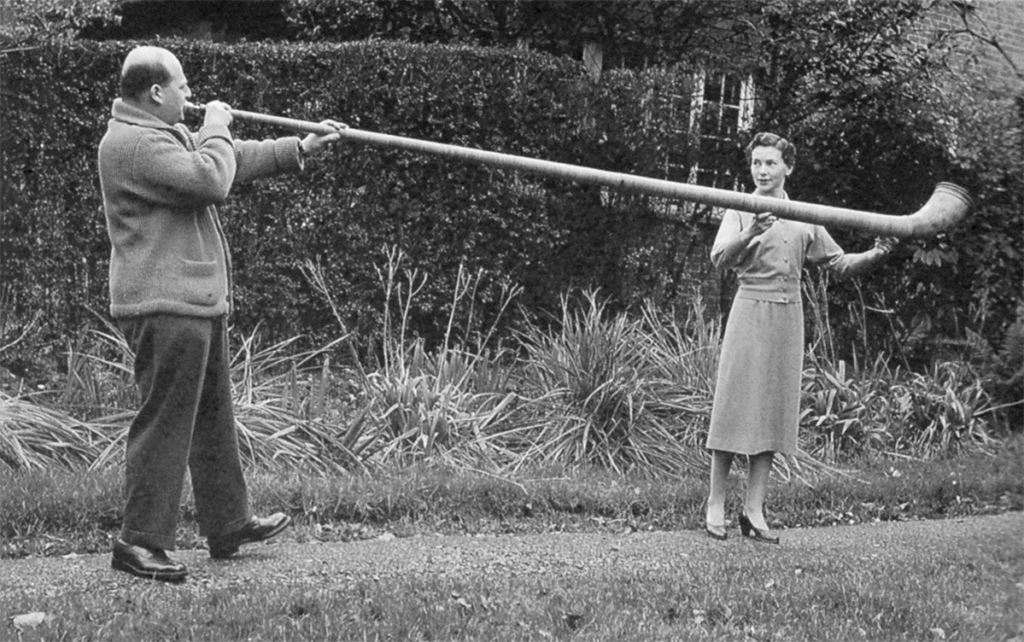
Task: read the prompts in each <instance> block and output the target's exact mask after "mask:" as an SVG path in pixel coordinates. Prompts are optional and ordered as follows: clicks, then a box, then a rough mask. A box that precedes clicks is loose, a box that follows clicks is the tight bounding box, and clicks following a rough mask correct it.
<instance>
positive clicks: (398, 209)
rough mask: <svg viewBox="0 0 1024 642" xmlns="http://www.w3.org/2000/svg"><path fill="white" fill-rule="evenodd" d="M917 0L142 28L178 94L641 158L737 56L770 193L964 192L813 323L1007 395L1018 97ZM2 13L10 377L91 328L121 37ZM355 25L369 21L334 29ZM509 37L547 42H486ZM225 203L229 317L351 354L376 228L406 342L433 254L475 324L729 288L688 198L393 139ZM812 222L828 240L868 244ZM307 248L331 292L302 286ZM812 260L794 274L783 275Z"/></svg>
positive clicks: (589, 157)
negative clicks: (465, 291) (787, 158)
mask: <svg viewBox="0 0 1024 642" xmlns="http://www.w3.org/2000/svg"><path fill="white" fill-rule="evenodd" d="M15 4H17V3H15ZM22 4H25V3H22ZM928 4H929V3H918V2H896V3H892V2H881V1H875V0H871V1H865V2H857V3H849V2H845V1H842V2H840V1H831V0H829V1H826V2H806V1H802V0H773V1H771V2H767V3H765V2H757V3H749V2H743V1H741V0H736V1H733V2H727V3H708V2H690V3H669V2H650V3H641V4H634V3H603V2H596V3H582V4H581V3H576V4H575V5H574V8H575V9H579V8H580V7H581V6H583V5H585V8H586V9H587V10H586V11H566V10H565V7H563V6H562V5H561V4H560V3H558V2H546V1H537V2H512V3H504V2H479V3H460V2H452V3H447V2H407V3H406V2H392V1H390V0H297V1H295V2H292V3H289V6H288V15H287V17H288V20H289V25H290V27H289V29H288V30H285V31H282V33H281V37H282V38H291V39H295V40H306V41H319V42H317V43H316V44H312V43H311V42H302V43H283V42H276V43H275V42H269V41H268V42H263V43H259V44H252V43H234V44H209V43H207V44H199V43H195V42H187V41H176V42H171V43H168V44H169V46H171V47H172V48H173V49H174V50H175V52H176V53H177V54H178V55H179V57H180V58H181V59H182V61H183V63H184V65H185V68H186V70H187V71H188V73H189V76H190V79H191V81H192V85H193V87H194V89H195V90H196V94H197V95H196V98H197V99H198V100H204V99H209V98H215V97H216V98H220V99H224V100H227V101H229V102H231V103H232V104H235V105H237V106H239V107H243V108H246V109H251V110H256V111H265V112H269V113H276V114H282V115H288V116H294V117H299V118H305V119H310V120H318V119H320V118H323V117H327V116H330V117H335V118H340V119H342V120H345V121H347V122H349V124H351V125H352V126H355V127H359V128H362V129H368V130H373V131H381V132H386V133H391V134H398V135H405V136H412V137H417V138H424V139H429V140H438V141H442V142H451V143H456V144H461V145H467V146H473V147H481V148H484V149H491V150H494V151H501V152H509V153H515V154H522V155H526V156H533V157H539V158H547V159H551V160H559V161H564V162H570V163H575V164H580V165H585V166H592V167H599V168H604V169H611V170H615V171H626V172H635V173H639V174H644V175H653V176H657V175H660V174H661V172H662V171H663V165H664V162H665V158H666V157H667V155H668V154H669V153H672V154H676V155H681V156H684V157H685V156H686V154H687V153H688V149H689V148H688V145H690V140H689V139H688V137H687V136H685V135H681V134H679V133H678V131H679V122H680V121H681V120H683V121H685V119H687V118H688V114H686V113H682V114H680V113H679V112H678V110H677V109H674V106H673V105H674V104H673V103H672V101H671V96H672V95H673V94H676V95H678V94H685V93H686V92H688V91H689V85H688V83H689V82H690V71H689V70H690V69H691V68H692V66H694V65H700V64H705V65H710V66H713V67H715V68H722V69H726V70H732V71H735V72H738V73H749V74H752V76H753V77H754V80H755V82H756V85H757V101H758V106H757V109H756V110H755V112H754V113H755V129H772V130H776V131H780V132H782V133H784V134H786V135H788V136H789V137H790V138H791V139H792V140H794V141H796V142H797V145H798V147H799V149H800V154H799V156H798V164H797V170H796V172H795V173H794V176H793V178H792V180H791V182H790V189H791V193H792V195H793V196H794V197H795V198H798V199H799V200H806V201H812V202H822V203H829V204H842V205H845V206H849V207H856V208H863V209H867V210H872V211H879V212H884V213H904V212H906V213H909V212H912V211H914V210H915V209H916V208H917V207H919V206H920V204H921V203H923V202H924V200H925V199H926V198H927V196H928V194H929V193H930V191H931V189H932V187H933V186H934V184H935V182H937V181H938V180H952V181H954V182H957V183H960V184H962V185H964V186H965V187H967V188H968V189H969V190H970V191H971V192H972V194H973V196H974V198H975V201H976V208H975V209H974V211H973V212H972V215H971V217H970V219H968V221H967V222H966V223H965V224H963V225H961V226H960V227H958V228H957V229H955V230H952V231H950V232H949V233H948V234H944V235H941V236H939V237H938V238H935V239H929V240H923V241H911V242H907V243H904V244H903V245H902V246H901V247H900V248H899V249H898V251H897V253H896V254H895V255H894V256H893V257H892V258H891V259H890V261H889V267H888V269H885V270H881V271H878V272H876V273H874V274H872V275H870V276H867V277H865V278H863V279H859V280H857V281H853V282H848V283H840V284H835V283H833V284H830V290H829V291H830V294H829V296H828V298H827V299H825V300H823V301H822V302H821V304H822V307H821V310H823V311H824V313H825V314H824V316H822V317H820V318H824V319H827V323H828V327H830V328H831V329H832V334H831V336H830V337H829V339H830V341H831V342H832V346H833V348H834V350H835V352H836V355H837V356H841V357H844V358H857V359H860V360H861V361H862V362H863V361H867V360H869V359H870V357H871V356H872V355H875V354H878V353H879V352H882V353H885V354H892V355H895V356H896V357H897V358H898V359H899V360H900V361H901V362H902V363H904V364H905V365H907V366H909V367H912V368H916V369H924V368H927V367H928V364H929V362H930V361H931V360H932V359H933V358H935V357H936V356H943V357H955V358H961V357H962V358H965V359H967V360H969V361H974V362H976V364H978V365H982V366H984V368H985V370H986V372H990V373H991V377H992V380H993V382H994V383H993V385H996V386H997V387H998V386H1001V387H1002V389H1003V390H1004V392H1005V394H1006V395H1007V396H1006V399H1007V400H1009V401H1016V400H1019V399H1020V394H1019V390H1020V385H1021V383H1020V380H1021V365H1020V364H1021V360H1022V358H1021V348H1020V346H1021V339H1020V337H1021V336H1022V330H1021V327H1022V325H1021V324H1022V323H1024V321H1022V313H1021V312H1020V311H1019V307H1020V302H1021V292H1020V284H1021V282H1022V281H1024V273H1022V272H1024V261H1022V257H1021V250H1020V246H1019V242H1018V241H1019V231H1020V229H1021V228H1022V225H1024V204H1022V195H1024V184H1022V182H1024V171H1022V167H1024V160H1022V146H1021V113H1020V111H1019V106H1017V107H1015V106H1014V105H1013V104H1012V103H1010V102H1007V101H1005V100H1003V99H996V98H994V97H993V96H991V95H990V94H989V93H988V90H987V88H986V87H985V86H984V85H983V84H981V85H979V84H978V83H979V81H978V80H976V76H975V75H973V74H972V73H970V68H969V67H963V68H961V67H958V66H957V65H958V64H960V63H958V62H957V61H958V60H962V59H963V57H956V56H954V55H953V54H955V53H963V51H964V48H963V43H961V42H959V41H955V40H941V39H940V40H931V41H921V40H914V39H913V38H912V37H911V34H912V31H913V25H914V21H915V20H917V19H919V18H920V16H921V12H922V11H923V10H924V9H925V8H926V7H927V6H928ZM755 5H756V6H755ZM25 6H26V7H29V6H31V7H32V8H33V9H32V11H36V12H37V16H40V17H45V18H46V20H38V21H27V22H26V23H25V25H28V26H25V25H22V26H21V27H16V28H15V29H14V30H11V31H7V32H5V34H4V36H5V46H4V51H3V54H2V55H0V65H2V67H0V73H2V74H3V77H4V88H3V93H2V100H3V102H2V105H0V116H2V120H3V123H4V127H3V137H2V139H0V143H2V148H3V154H4V156H3V168H2V169H3V177H4V181H3V187H2V192H0V198H2V203H3V220H2V226H0V227H2V235H3V255H2V257H0V269H2V272H3V282H2V288H0V290H2V291H0V298H2V302H3V304H4V305H2V306H0V332H2V337H0V345H6V344H8V343H10V342H11V341H13V340H15V339H16V338H17V337H19V336H20V335H21V334H22V333H23V332H24V331H25V330H26V329H27V328H31V329H32V330H33V333H32V337H33V339H34V341H33V342H31V345H30V344H29V343H25V342H22V343H21V345H20V347H21V348H24V349H25V350H22V351H20V354H15V351H6V352H5V353H4V354H3V358H4V361H5V364H4V365H7V366H8V367H14V368H17V367H18V366H19V364H18V363H16V361H18V360H21V359H23V357H24V358H30V357H32V356H34V357H35V358H38V356H39V354H40V353H41V352H45V351H46V350H47V349H49V350H54V351H55V350H59V349H60V347H61V343H62V342H63V340H64V337H66V336H67V335H68V334H69V333H70V332H72V331H73V330H74V329H75V328H77V327H79V326H81V325H83V324H89V323H92V320H93V317H92V315H91V314H90V313H89V312H88V311H87V310H88V309H90V308H91V309H93V310H97V311H102V310H104V309H105V307H106V294H105V287H106V284H105V281H106V260H107V254H108V247H107V241H106V238H105V231H104V229H103V220H102V213H101V203H100V200H99V195H98V189H97V187H98V184H97V179H96V175H95V158H94V157H95V147H96V144H97V143H98V140H99V138H100V137H101V136H102V133H103V130H104V126H105V119H106V114H107V113H108V110H109V104H110V101H111V98H112V97H113V96H114V95H115V87H116V79H117V73H118V68H119V63H120V60H121V59H122V58H123V55H124V53H126V51H127V50H128V49H129V48H130V47H131V46H133V45H134V44H136V43H133V42H121V41H111V42H87V41H82V40H80V39H78V40H76V39H74V38H76V37H79V36H82V35H87V36H88V35H91V36H92V37H109V36H111V35H116V34H117V32H118V31H117V30H118V29H119V25H118V21H117V20H116V11H115V10H114V8H115V4H114V3H111V2H94V3H88V2H77V1H75V2H68V1H62V0H47V2H43V3H28V4H26V5H25ZM683 26H685V28H683ZM669 32H672V34H674V35H673V37H671V38H669V37H667V36H666V34H667V33H669ZM356 38H374V39H387V40H372V41H366V40H363V41H359V42H349V43H345V44H338V43H337V42H333V41H336V40H349V39H356ZM522 39H528V40H529V41H530V42H531V43H533V46H534V47H535V48H536V49H539V50H542V51H545V52H548V53H538V52H536V51H534V52H531V51H524V50H519V49H514V48H511V47H513V46H514V45H515V43H516V42H518V41H520V40H522ZM583 42H595V43H597V44H599V45H601V47H602V48H603V50H604V51H605V52H606V54H605V55H606V58H605V62H606V64H605V66H606V68H607V69H606V71H605V72H604V73H603V74H602V76H601V78H600V80H599V81H594V80H593V79H592V78H591V77H590V76H588V75H587V74H586V73H585V71H584V69H583V67H582V65H580V64H579V63H578V62H576V61H575V60H573V59H572V58H573V57H575V55H577V53H578V51H579V47H580V46H581V43H583ZM414 43H453V44H447V45H438V44H414ZM464 45H465V46H464ZM477 45H493V47H489V48H482V47H478V46H477ZM755 51H756V52H757V55H751V52H755ZM967 60H969V56H968V58H967ZM669 62H672V63H675V64H669V65H666V63H669ZM654 65H658V66H654ZM981 82H984V81H981ZM236 129H237V132H238V134H239V135H240V136H272V135H275V136H276V135H279V134H280V132H272V131H266V130H260V129H256V128H253V127H252V126H250V125H247V124H243V123H239V124H238V125H237V126H236ZM748 136H749V133H748V132H742V131H738V132H736V133H735V135H734V137H733V139H732V140H730V141H728V144H726V145H724V146H723V147H722V151H723V153H724V154H725V155H726V156H727V157H728V156H731V158H732V161H731V162H732V163H733V165H734V167H735V170H734V173H735V175H738V176H744V175H745V173H746V171H745V169H744V167H743V165H744V161H743V155H742V148H743V146H744V144H745V143H746V139H747V137H748ZM224 214H225V219H226V221H227V224H228V226H229V230H228V233H229V237H230V239H231V241H232V247H233V252H234V259H235V265H236V266H237V273H236V279H237V282H238V300H237V301H236V303H237V306H236V310H237V315H236V317H235V323H236V324H237V325H238V326H239V327H240V328H241V329H242V330H243V331H244V332H248V331H250V330H251V329H252V328H254V327H255V326H257V325H258V324H262V327H263V329H264V331H266V332H268V333H270V334H271V335H272V336H277V337H280V336H284V335H291V334H295V333H306V334H310V335H313V336H317V337H321V338H322V337H324V336H327V335H330V334H332V333H335V332H337V331H338V329H339V328H338V321H339V320H340V321H341V322H342V325H344V326H345V328H347V329H350V330H353V331H354V332H356V334H357V336H358V337H359V338H360V339H359V341H360V345H361V350H363V351H364V352H372V351H373V350H372V349H371V346H372V345H377V341H376V339H375V337H376V336H377V335H379V333H380V332H381V324H380V321H381V315H382V310H383V296H384V295H383V293H382V288H381V287H380V283H379V278H378V277H379V275H378V271H377V268H378V267H379V266H380V265H382V264H383V263H384V255H383V252H382V249H383V248H384V246H392V245H393V246H398V247H400V248H401V249H402V250H403V251H404V252H405V254H406V256H407V257H408V258H407V265H408V266H409V267H410V268H411V269H417V270H419V271H420V272H421V273H422V274H423V275H426V276H427V277H428V281H427V284H426V286H425V290H424V291H423V292H422V293H421V294H420V295H419V296H418V297H416V299H415V302H414V303H413V306H412V309H411V310H410V314H409V322H410V328H411V330H412V331H413V332H414V333H416V334H419V335H421V336H423V337H425V338H426V339H427V340H428V342H436V341H437V340H439V339H440V337H441V336H442V335H443V333H444V330H445V328H444V324H445V322H446V320H447V318H448V317H447V311H448V310H449V308H450V305H451V304H450V301H451V298H452V297H451V293H452V291H453V288H454V284H455V281H456V278H457V277H456V274H457V272H458V269H457V268H458V266H459V265H463V266H465V267H466V269H468V270H469V271H470V272H471V273H475V272H477V271H480V272H481V273H482V274H483V276H484V278H482V279H481V281H480V287H479V289H478V290H477V292H476V294H475V296H476V297H477V305H478V308H477V309H476V312H477V314H476V315H475V316H474V317H473V318H474V319H476V321H475V322H473V323H477V324H478V325H479V326H486V325H487V324H489V323H490V322H491V321H493V320H494V319H495V318H497V314H496V308H497V302H498V301H499V299H500V293H501V292H502V289H503V287H505V286H507V285H509V284H516V285H521V286H522V287H523V291H522V295H521V296H520V298H519V303H520V304H521V306H522V311H523V313H524V314H522V315H519V316H517V315H506V316H505V317H503V323H506V324H509V325H511V326H513V327H515V326H516V325H517V324H520V323H522V322H523V321H525V320H531V321H538V320H540V321H543V322H547V320H548V319H549V314H551V313H552V312H553V311H556V310H557V308H558V303H559V297H560V296H561V295H562V293H564V292H566V291H570V290H572V289H574V288H580V287H584V288H585V287H595V288H599V289H600V290H601V291H602V293H603V294H604V295H606V296H607V297H608V298H609V301H610V304H609V305H610V307H611V309H612V310H616V309H627V308H630V307H633V306H635V305H636V304H638V303H639V302H640V301H641V300H643V299H646V298H653V299H654V300H656V301H657V302H659V303H660V304H669V303H673V302H677V301H686V300H689V298H690V297H691V296H692V293H693V292H694V291H695V290H704V291H705V293H708V294H709V296H707V297H706V298H707V300H708V301H709V302H710V303H711V305H710V306H709V313H710V314H716V308H717V306H716V305H715V303H716V302H717V300H718V298H719V297H718V295H721V298H722V300H724V301H727V300H728V287H727V286H728V283H726V288H725V290H724V291H720V289H719V283H718V275H716V274H715V273H714V272H713V271H712V270H710V268H709V267H708V265H707V260H706V256H707V246H708V243H709V241H710V238H711V236H712V235H713V234H714V224H713V222H712V223H709V222H707V220H706V215H707V212H706V211H702V210H699V209H698V211H697V213H696V215H695V216H693V217H692V218H689V219H688V218H686V217H684V218H675V219H672V218H667V217H665V216H664V215H663V214H660V213H659V210H658V208H657V207H655V206H654V205H653V204H652V203H650V202H649V199H645V198H640V197H632V196H626V195H619V194H602V193H601V191H600V190H598V189H594V188H584V187H579V186H574V185H569V184H563V183H557V182H554V181H550V180H545V179H540V178H537V177H531V176H527V175H513V174H511V173H508V172H502V171H495V170H488V169H485V168H481V167H473V166H469V165H468V164H465V163H452V162H448V161H440V160H436V159H432V158H426V157H416V156H413V155H410V154H406V153H402V152H397V151H393V150H371V149H364V148H358V147H355V146H349V145H341V146H338V148H337V149H336V150H335V151H334V152H332V153H331V154H330V155H328V156H326V157H323V158H321V159H318V160H316V161H315V162H314V163H312V166H311V167H310V169H309V171H308V172H306V173H305V174H304V175H302V176H293V177H284V178H281V179H277V180H273V181H264V182H262V183H260V184H257V185H251V186H238V187H237V188H236V189H235V192H234V196H233V198H232V199H231V200H230V201H229V203H228V205H227V206H226V207H225V208H224ZM837 236H838V237H839V238H840V240H841V242H842V244H843V245H844V246H845V247H847V248H848V249H849V250H851V251H855V250H859V249H862V248H865V247H867V246H868V245H869V244H870V239H866V238H863V236H861V235H859V234H851V233H841V232H840V233H837ZM310 261H312V262H314V263H316V262H317V261H319V264H320V266H321V267H322V269H323V273H324V275H325V282H326V285H327V286H328V289H329V290H330V292H331V293H332V295H333V297H334V302H335V303H336V305H337V310H332V309H331V308H330V306H329V305H328V303H327V302H326V301H325V300H324V297H323V296H321V293H319V292H317V291H316V289H315V288H313V287H312V286H311V285H310V283H309V282H308V279H307V278H305V276H304V274H303V268H304V267H307V268H308V264H307V262H310ZM823 278H824V277H821V276H819V275H817V274H815V273H811V274H810V275H809V285H815V286H818V285H821V284H822V283H823V281H822V279H823ZM335 312H337V313H338V314H337V316H336V315H335ZM460 322H461V321H460ZM813 322H814V320H813V319H809V323H813ZM1015 323H1016V325H1014V324H1015ZM467 329H468V330H472V329H473V328H467ZM511 329H512V328H511V327H506V328H504V330H503V332H504V335H503V336H508V331H509V330H511ZM812 336H816V335H812ZM29 348H30V350H29ZM26 351H28V352H31V353H32V354H31V355H29V356H28V357H26V355H25V352H26ZM940 353H941V355H940Z"/></svg>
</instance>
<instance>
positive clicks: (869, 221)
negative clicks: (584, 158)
mask: <svg viewBox="0 0 1024 642" xmlns="http://www.w3.org/2000/svg"><path fill="white" fill-rule="evenodd" d="M186 107H187V108H188V109H189V110H193V111H203V110H205V107H203V106H201V105H192V104H189V105H187V106H186ZM231 115H232V116H233V117H234V118H237V119H239V120H246V121H251V122H255V123H262V124H266V125H272V126H275V127H280V128H282V129H287V130H290V131H296V132H306V133H313V134H321V135H324V134H332V133H338V134H340V135H341V137H342V138H343V139H345V140H352V141H357V142H360V143H366V144H368V145H375V146H378V147H397V148H399V149H405V150H408V151H412V152H421V153H424V154H434V155H437V156H445V157H448V158H456V159H461V160H466V161H470V162H474V163H481V164H484V165H491V166H494V167H501V168H505V169H512V170H519V171H525V172H533V173H538V174H543V175H545V176H552V177H555V178H563V179H566V180H570V181H575V182H577V183H586V184H595V185H603V186H605V187H610V188H612V189H616V190H622V191H627V192H636V193H640V194H647V195H649V196H659V197H662V198H667V199H672V200H682V201H690V202H695V203H701V204H704V205H711V206H715V207H724V208H728V209H734V210H739V211H742V212H754V213H761V212H771V213H772V214H774V215H775V216H777V217H779V218H783V219H788V220H792V221H801V222H804V223H815V224H818V225H824V226H828V227H843V228H848V229H853V230H858V231H861V232H866V233H869V234H874V235H877V236H894V237H897V238H909V237H918V238H924V237H930V236H934V235H935V234H938V233H939V232H942V231H943V230H946V229H948V228H951V227H953V226H954V225H956V224H958V223H959V222H960V221H962V220H963V219H964V218H965V217H966V216H967V214H968V212H969V211H970V209H971V207H972V206H973V201H972V199H971V197H970V195H969V194H968V193H967V190H965V189H964V188H962V187H960V186H959V185H955V184H953V183H945V182H944V183H939V184H938V185H936V186H935V191H934V192H932V195H931V198H929V199H928V202H926V203H925V204H924V206H923V207H921V209H919V210H918V211H916V212H914V213H913V214H910V215H907V216H898V215H891V214H877V213H874V212H864V211H861V210H853V209H847V208H843V207H833V206H830V205H818V204H816V203H803V202H800V201H791V200H788V199H780V198H770V197H766V196H758V195H756V194H745V193H742V192H733V191H730V190H725V189H719V188H714V187H705V186H702V185H691V184H689V183H677V182H674V181H667V180H661V179H657V178H647V177H644V176H636V175H633V174H622V173H619V172H609V171H605V170H601V169H594V168H591V167H582V166H579V165H570V164H568V163H557V162H553V161H546V160H540V159H536V158H529V157H526V156H515V155H512V154H501V153H498V152H490V151H486V150H482V149H474V148H471V147H459V146H457V145H448V144H444V143H435V142H431V141H426V140H419V139H416V138H406V137H403V136H392V135H388V134H378V133H375V132H369V131H363V130H359V129H353V128H351V127H349V128H344V129H341V130H338V129H335V128H334V127H331V126H330V125H325V124H321V123H314V122H311V121H306V120H297V119H295V118H285V117H282V116H272V115H268V114H260V113H256V112H250V111H242V110H238V109H232V110H231Z"/></svg>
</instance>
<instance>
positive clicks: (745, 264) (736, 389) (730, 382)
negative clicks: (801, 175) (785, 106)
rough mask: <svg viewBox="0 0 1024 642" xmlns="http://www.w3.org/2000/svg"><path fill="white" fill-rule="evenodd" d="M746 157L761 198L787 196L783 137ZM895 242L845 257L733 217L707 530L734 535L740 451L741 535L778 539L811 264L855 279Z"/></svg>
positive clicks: (726, 231) (719, 241)
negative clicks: (780, 486) (780, 484)
mask: <svg viewBox="0 0 1024 642" xmlns="http://www.w3.org/2000/svg"><path fill="white" fill-rule="evenodd" d="M747 154H748V157H749V159H750V175H751V177H752V178H753V180H754V184H755V185H756V188H755V190H754V194H756V195H758V196H767V197H772V198H787V196H786V191H785V186H786V178H787V177H788V176H789V175H790V174H791V173H792V172H793V165H794V162H795V160H796V148H795V147H794V146H793V145H792V144H790V143H789V142H788V141H787V140H786V139H784V138H780V137H779V136H776V135H775V134H769V133H761V134H757V135H756V136H755V137H754V140H753V141H752V142H751V143H750V146H749V147H747ZM893 244H894V241H893V240H890V239H879V240H876V243H875V247H874V249H871V250H869V251H867V252H863V253H861V254H844V253H843V250H842V249H841V248H840V247H839V246H838V245H837V244H836V242H835V241H833V240H832V237H831V236H829V233H828V231H826V230H825V228H824V227H821V226H820V225H811V224H808V223H799V222H795V221H786V220H779V219H777V218H776V217H775V216H773V215H771V214H770V213H764V214H756V215H755V214H749V213H746V212H737V211H733V210H729V211H727V212H726V213H725V215H724V217H723V218H722V223H721V227H720V228H719V230H718V235H717V236H716V237H715V243H714V246H713V247H712V249H711V260H712V262H714V264H715V265H716V266H717V267H718V268H719V269H725V268H730V269H733V270H735V271H736V273H737V276H738V279H739V291H738V292H737V293H736V298H735V299H734V301H733V304H732V309H731V311H730V313H729V320H728V322H727V323H726V327H725V336H724V338H723V341H722V354H721V358H720V360H719V369H718V382H717V384H716V389H715V401H714V406H713V408H712V411H711V428H710V430H709V432H708V439H707V448H708V449H709V450H711V484H710V490H709V494H708V505H707V515H706V525H705V530H706V531H707V533H708V535H710V536H711V537H713V538H715V539H726V537H727V535H726V530H725V500H726V486H727V481H728V476H729V468H730V466H731V465H732V460H733V457H734V456H735V455H737V454H740V455H747V456H748V458H749V471H748V477H747V494H746V501H745V502H744V506H743V512H742V513H741V514H740V516H739V524H740V529H741V531H742V533H743V535H745V536H748V537H752V538H753V539H755V540H757V541H760V542H768V543H774V544H777V543H778V542H779V539H778V537H775V536H773V535H772V534H771V532H770V530H769V529H768V524H767V523H766V522H765V518H764V510H763V506H764V497H765V492H766V490H767V487H768V476H769V473H770V472H771V468H772V459H773V458H774V456H775V453H777V452H778V453H782V454H784V455H792V454H795V453H796V451H797V441H796V437H797V426H798V424H799V418H800V374H801V370H802V367H803V355H804V322H803V306H802V303H801V298H800V276H801V272H802V270H803V266H804V263H805V262H810V263H824V264H825V265H826V266H827V267H828V269H831V270H832V271H834V272H836V273H837V274H838V275H840V276H848V275H850V274H855V273H857V272H859V271H861V270H864V269H866V268H868V267H870V266H871V265H873V264H874V263H876V262H877V261H878V260H879V259H881V258H882V257H883V256H885V255H886V254H888V253H889V252H890V251H891V249H892V246H893Z"/></svg>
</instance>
